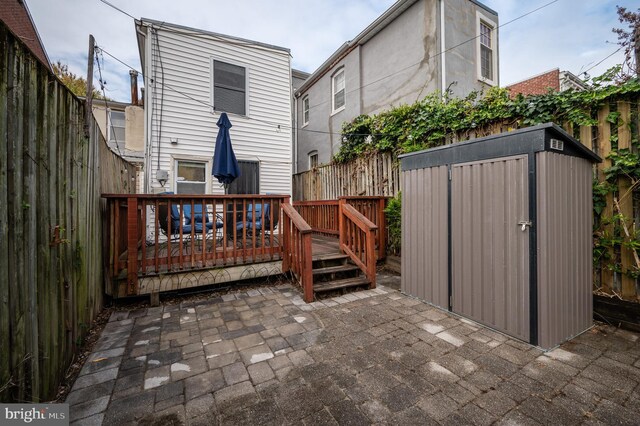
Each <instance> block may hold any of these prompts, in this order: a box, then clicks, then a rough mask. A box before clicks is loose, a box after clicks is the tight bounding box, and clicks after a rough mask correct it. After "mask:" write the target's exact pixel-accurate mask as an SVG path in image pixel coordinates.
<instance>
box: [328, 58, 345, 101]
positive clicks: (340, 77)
mask: <svg viewBox="0 0 640 426" xmlns="http://www.w3.org/2000/svg"><path fill="white" fill-rule="evenodd" d="M331 82H332V84H331V86H332V88H333V112H336V111H339V110H340V109H342V108H344V104H345V84H344V67H343V68H340V69H339V70H338V72H336V73H335V74H334V75H333V78H332V79H331Z"/></svg>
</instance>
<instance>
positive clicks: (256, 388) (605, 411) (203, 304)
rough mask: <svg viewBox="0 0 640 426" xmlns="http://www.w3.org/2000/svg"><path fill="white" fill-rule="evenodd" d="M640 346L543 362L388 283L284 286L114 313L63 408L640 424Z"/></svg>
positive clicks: (266, 418) (220, 417)
mask: <svg viewBox="0 0 640 426" xmlns="http://www.w3.org/2000/svg"><path fill="white" fill-rule="evenodd" d="M393 279H394V278H393V277H384V276H379V281H380V282H381V283H384V282H385V280H386V282H389V280H393ZM396 279H397V278H396ZM638 338H639V336H638V335H636V334H633V333H630V332H626V331H623V330H617V329H615V328H613V327H608V326H598V327H596V328H594V329H592V330H590V331H588V332H586V333H585V334H583V335H581V336H579V337H577V338H575V339H574V340H572V341H571V342H568V343H565V344H564V345H562V346H561V347H560V348H558V349H555V350H553V351H550V352H547V353H544V352H543V351H541V350H539V349H536V348H533V347H531V346H529V345H527V344H524V343H522V342H519V341H517V340H514V339H511V338H508V337H506V336H504V335H502V334H499V333H496V332H494V331H492V330H490V329H488V328H484V327H481V326H478V325H477V324H474V323H472V322H470V321H467V320H464V319H461V318H458V317H456V316H454V315H451V314H448V313H446V312H443V311H441V310H439V309H436V308H434V307H432V306H430V305H428V304H426V303H423V302H421V301H419V300H415V299H412V298H410V297H407V296H404V295H402V294H401V293H399V292H398V291H396V290H392V289H391V288H389V287H385V286H384V285H379V286H378V288H377V289H375V290H368V291H363V292H357V293H350V294H346V295H344V296H341V297H336V298H333V299H325V300H323V301H322V302H315V303H312V304H309V305H307V304H305V303H304V302H303V301H302V299H301V297H300V293H299V292H298V290H296V289H294V288H293V287H291V286H289V285H280V286H275V287H264V288H260V289H252V290H248V291H246V290H245V291H238V292H236V293H230V294H226V295H224V296H222V297H219V298H215V299H206V300H202V301H196V302H193V301H191V302H184V303H181V304H173V305H166V306H163V307H157V308H148V309H139V310H134V311H129V312H117V313H114V314H113V315H112V317H111V319H110V322H109V324H108V325H107V326H106V328H105V329H104V332H103V334H102V336H101V338H100V340H99V341H98V344H97V345H96V347H95V350H94V352H93V353H92V354H91V356H90V358H89V359H88V360H87V362H86V364H85V366H84V368H83V370H82V372H81V375H80V376H79V377H78V379H77V380H76V382H75V384H74V386H73V389H72V391H71V393H70V394H69V396H68V397H67V401H66V402H67V403H69V404H70V406H71V408H70V411H71V418H72V421H74V423H72V424H101V423H103V424H109V425H112V424H118V425H123V424H136V423H139V424H146V425H151V424H157V425H164V424H174V425H179V424H185V425H186V424H189V425H198V424H202V425H211V424H252V425H253V424H284V423H292V424H314V425H315V424H354V425H356V424H371V423H377V424H385V423H393V424H456V425H460V424H491V423H494V422H497V423H498V424H538V423H542V424H578V423H587V424H602V423H605V424H638V423H639V422H640V384H639V383H640V341H639V339H638Z"/></svg>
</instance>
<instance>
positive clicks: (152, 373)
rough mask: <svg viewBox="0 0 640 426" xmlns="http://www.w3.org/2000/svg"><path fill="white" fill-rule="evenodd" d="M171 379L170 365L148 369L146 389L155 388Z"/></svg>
mask: <svg viewBox="0 0 640 426" xmlns="http://www.w3.org/2000/svg"><path fill="white" fill-rule="evenodd" d="M170 379H171V372H170V369H169V366H168V365H166V366H163V367H158V368H154V369H152V370H147V372H146V374H145V375H144V386H143V387H144V389H145V390H147V389H153V388H157V387H159V386H162V385H163V384H165V383H168V382H169V380H170Z"/></svg>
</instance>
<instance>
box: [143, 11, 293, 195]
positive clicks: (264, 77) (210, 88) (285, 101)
mask: <svg viewBox="0 0 640 426" xmlns="http://www.w3.org/2000/svg"><path fill="white" fill-rule="evenodd" d="M136 32H137V37H138V48H139V51H140V60H141V62H142V67H143V74H144V82H145V85H144V86H145V94H144V104H145V192H149V193H155V192H164V191H173V192H176V193H181V192H182V193H203V192H204V193H206V194H223V193H224V189H223V188H222V187H221V185H220V184H219V183H218V181H217V180H216V179H215V178H213V177H212V176H211V167H212V165H213V161H212V156H213V152H214V148H215V140H216V135H217V134H218V127H217V126H216V122H217V121H218V118H219V117H220V113H222V112H227V114H228V116H229V119H230V121H231V123H232V125H233V127H232V128H231V131H230V134H231V141H232V144H233V148H234V151H235V154H236V157H237V159H238V161H239V162H240V163H241V168H242V171H243V173H244V176H243V177H241V178H240V179H239V181H238V182H237V183H236V184H235V186H234V185H232V186H231V187H230V189H229V192H230V193H233V192H242V191H243V190H247V189H251V190H252V192H253V193H261V194H265V193H278V194H290V193H291V163H292V138H291V114H292V112H291V103H292V101H291V99H292V93H291V65H290V54H289V49H286V48H281V47H276V46H270V45H266V44H262V43H258V42H254V41H249V40H244V39H238V38H235V37H230V36H226V35H221V34H215V33H211V32H207V31H202V30H196V29H192V28H186V27H182V26H178V25H174V24H168V23H165V22H158V21H153V20H149V19H141V20H139V21H136ZM159 178H160V180H162V181H164V180H165V179H166V182H163V183H164V185H162V184H161V182H160V180H159Z"/></svg>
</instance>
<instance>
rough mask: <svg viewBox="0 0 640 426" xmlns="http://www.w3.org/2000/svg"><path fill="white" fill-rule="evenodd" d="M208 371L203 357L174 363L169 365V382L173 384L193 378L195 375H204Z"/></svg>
mask: <svg viewBox="0 0 640 426" xmlns="http://www.w3.org/2000/svg"><path fill="white" fill-rule="evenodd" d="M208 369H209V368H208V366H207V360H206V359H205V357H204V356H197V357H195V358H190V359H187V360H182V361H180V362H174V363H173V364H171V381H172V382H175V381H178V380H182V379H185V378H187V377H191V376H195V375H197V374H200V373H204V372H205V371H207V370H208Z"/></svg>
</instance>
